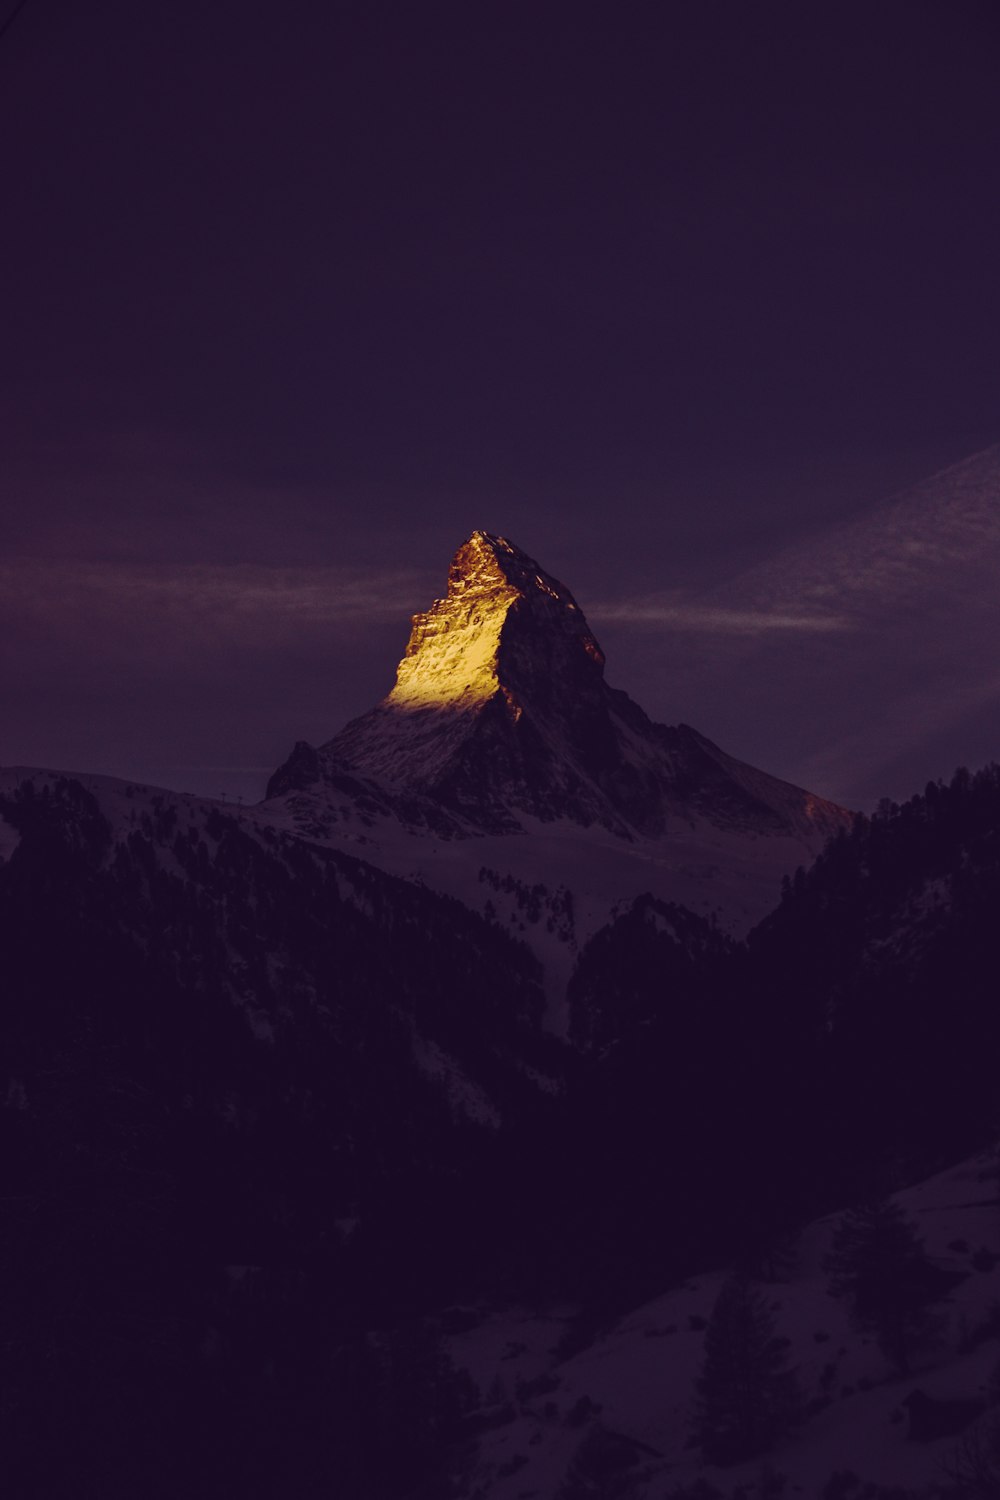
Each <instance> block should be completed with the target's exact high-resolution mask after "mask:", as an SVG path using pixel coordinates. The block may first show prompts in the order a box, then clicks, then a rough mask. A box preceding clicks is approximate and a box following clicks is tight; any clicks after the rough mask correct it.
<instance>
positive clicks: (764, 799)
mask: <svg viewBox="0 0 1000 1500" xmlns="http://www.w3.org/2000/svg"><path fill="white" fill-rule="evenodd" d="M262 812H266V815H267V816H269V817H272V818H273V819H274V820H275V822H276V824H278V825H280V826H283V827H287V828H289V829H291V830H295V831H297V832H298V833H300V834H301V835H302V836H303V837H305V838H307V839H310V840H315V841H318V842H322V843H326V844H329V845H331V846H332V847H338V848H346V849H352V850H353V852H356V853H358V854H359V855H360V856H361V857H362V858H365V859H367V860H370V861H371V862H372V863H374V864H377V865H379V866H381V867H382V868H384V869H387V870H391V871H392V872H393V873H394V874H399V875H403V876H404V877H407V878H410V879H415V880H418V881H421V882H423V883H425V884H427V885H429V886H431V887H433V888H436V889H440V890H444V891H446V892H448V893H449V894H451V895H454V896H456V897H457V898H458V899H461V900H464V901H466V902H468V903H469V904H471V905H474V906H477V907H478V908H479V909H480V910H486V903H487V901H488V902H489V903H490V907H491V909H492V911H493V913H494V914H495V915H498V916H499V919H500V920H501V921H502V922H504V923H505V924H506V925H508V926H510V927H513V929H514V930H515V931H517V932H518V933H519V934H521V933H522V925H523V936H524V937H525V940H526V941H528V942H530V943H531V944H532V945H533V946H534V947H535V949H536V951H537V952H538V953H539V955H540V956H542V957H543V959H544V961H545V963H546V965H547V968H548V971H549V976H548V977H549V985H550V989H552V990H554V991H555V992H556V993H560V992H561V991H562V989H563V987H564V984H565V979H566V977H567V976H568V974H569V972H570V971H571V970H572V967H573V964H574V962H575V958H576V953H577V951H578V950H579V948H580V947H581V946H582V945H583V943H584V942H586V940H587V939H588V938H589V937H590V936H591V935H592V933H593V932H594V931H596V930H597V928H599V927H600V926H602V925H603V924H604V922H606V921H607V920H608V918H609V916H610V915H611V913H612V910H613V908H614V906H615V904H616V903H617V902H620V901H623V900H624V901H629V900H631V899H633V898H634V897H636V896H638V895H640V894H641V893H642V892H644V891H652V892H653V893H654V894H655V895H656V896H658V897H660V898H662V899H664V900H669V901H675V902H679V903H680V904H683V905H686V906H688V907H690V908H691V909H692V910H694V911H696V912H698V913H700V914H702V915H706V916H707V915H712V916H714V917H715V918H716V919H717V920H719V921H720V923H721V924H722V925H723V926H724V927H726V928H727V929H729V930H731V931H734V932H745V931H746V930H747V929H748V928H749V927H750V926H752V925H753V923H754V922H755V921H757V920H759V918H760V917H761V916H763V915H764V913H765V912H766V911H768V910H769V909H770V908H771V907H773V906H774V905H775V903H776V901H777V898H778V893H779V883H780V879H781V876H782V875H783V874H785V873H787V872H789V871H790V870H792V869H794V868H795V867H796V866H797V865H799V864H802V863H808V862H809V861H810V860H811V859H812V858H813V857H814V856H815V855H816V853H817V852H818V851H819V849H820V848H821V847H822V845H823V843H824V841H825V840H826V838H827V837H828V836H829V835H830V834H831V833H833V832H834V831H836V830H837V829H838V828H842V827H844V826H846V825H847V824H848V823H849V821H850V816H851V815H850V814H849V813H847V812H846V811H845V810H844V809H843V808H839V807H836V806H834V805H833V804H831V803H828V802H825V801H823V799H822V798H819V797H815V796H813V795H812V794H810V793H808V792H804V791H802V790H801V789H800V788H797V787H793V786H791V785H789V784H787V783H785V782H782V781H779V780H777V779H776V778H774V777H771V776H768V775H767V774H766V773H765V772H762V771H758V770H756V769H755V768H753V767H751V766H747V765H744V764H743V763H742V762H740V761H737V760H735V759H734V758H733V757H732V756H729V755H727V754H726V753H725V752H724V751H722V750H720V749H719V747H718V746H716V745H713V744H712V743H711V741H709V740H707V739H706V738H705V737H704V736H703V735H700V734H698V732H697V731H696V730H694V729H691V728H689V727H688V726H686V725H680V726H676V727H673V728H670V727H667V726H664V725H659V724H654V723H652V722H651V721H650V720H649V719H648V718H647V717H646V715H645V714H644V713H643V711H642V709H640V708H639V707H638V706H637V705H636V704H634V703H633V702H632V701H631V700H630V699H629V698H628V697H627V695H626V694H624V693H622V692H619V691H616V690H614V689H612V688H610V687H608V686H607V684H606V683H605V681H604V654H603V652H602V651H601V648H600V646H599V645H598V644H597V641H596V640H595V639H594V636H593V634H592V633H591V631H590V629H589V627H588V626H587V623H586V620H585V618H584V616H583V613H582V611H581V610H580V607H579V605H578V604H577V603H576V601H575V599H574V598H573V596H572V595H571V594H570V593H569V590H568V589H566V588H565V586H564V585H563V584H561V583H559V582H558V580H556V579H554V578H552V577H551V575H549V574H548V573H546V572H545V571H544V570H543V569H541V568H540V567H539V565H538V564H537V563H535V562H534V561H532V559H531V558H529V557H527V556H526V554H524V553H523V552H521V551H520V550H519V549H518V548H517V547H515V546H514V545H513V544H512V543H511V542H509V541H507V540H506V539H505V538H503V537H497V536H493V535H491V534H489V533H487V532H481V531H479V532H475V533H473V535H472V537H471V538H470V539H469V541H468V542H466V543H465V544H463V546H462V547H460V548H459V550H458V552H457V553H456V555H455V558H454V560H453V562H452V565H451V569H450V572H449V579H448V593H447V595H446V597H445V598H444V599H440V600H438V601H436V603H434V604H433V605H432V607H431V609H430V610H428V611H427V612H426V613H425V614H421V615H417V616H416V617H415V618H414V622H413V628H412V631H411V635H410V640H409V643H408V645H407V648H406V653H405V655H404V657H403V659H402V661H401V663H400V665H399V670H398V673H397V680H396V685H395V687H394V688H393V690H392V692H391V693H390V694H389V696H388V697H387V698H386V699H385V700H384V701H383V702H382V703H381V704H379V705H378V706H377V707H376V708H375V709H373V710H371V712H370V713H368V714H366V715H363V716H362V717H361V718H360V719H357V720H355V721H354V722H353V723H351V724H349V725H347V727H346V728H345V729H343V730H342V731H341V732H340V733H339V734H338V735H336V736H335V737H334V738H333V739H332V740H330V741H329V742H328V743H327V744H326V745H323V746H321V747H320V748H319V749H314V748H313V747H311V746H309V745H306V744H305V743H300V744H299V745H297V746H296V748H295V750H294V751H293V753H292V755H291V756H290V757H289V760H288V761H286V763H285V764H284V765H283V766H282V767H281V768H280V769H279V770H278V771H277V772H276V773H275V775H274V776H273V777H272V779H271V782H270V783H269V786H268V798H267V801H266V802H265V804H264V805H263V808H262ZM482 870H487V871H492V872H495V873H496V874H497V875H498V876H499V880H500V887H501V888H502V887H503V886H504V884H505V882H513V883H514V884H515V885H518V886H525V885H526V886H528V887H530V888H541V892H540V900H541V902H542V904H548V905H549V906H552V905H553V904H555V905H556V906H559V907H560V908H561V909H562V910H563V912H564V916H565V913H566V899H565V893H569V895H570V896H571V898H572V920H571V921H570V920H568V919H565V920H563V921H562V922H561V923H559V924H556V923H555V922H553V924H552V928H551V931H550V929H549V926H548V923H549V919H550V917H551V911H550V912H549V913H548V914H547V915H546V919H545V927H544V930H542V929H539V927H538V924H537V923H530V922H523V912H520V913H519V912H518V910H517V906H516V903H513V904H512V903H510V902H507V903H504V902H503V901H498V899H497V895H498V888H497V886H496V884H495V883H494V884H493V886H492V889H491V890H490V891H489V892H488V893H487V892H486V891H484V890H483V889H482V884H483V882H482V881H481V880H480V872H481V871H482ZM557 929H558V936H557V937H556V940H555V941H551V940H550V939H551V938H552V935H553V934H554V933H556V932H557Z"/></svg>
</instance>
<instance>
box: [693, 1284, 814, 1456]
mask: <svg viewBox="0 0 1000 1500" xmlns="http://www.w3.org/2000/svg"><path fill="white" fill-rule="evenodd" d="M696 1390H697V1400H696V1404H695V1416H694V1434H695V1437H696V1439H697V1441H698V1442H699V1443H700V1445H701V1449H702V1453H703V1454H704V1456H705V1458H706V1459H707V1460H708V1461H709V1462H710V1463H718V1464H732V1463H740V1462H742V1461H743V1460H744V1459H747V1458H754V1457H756V1456H757V1455H758V1454H760V1453H764V1452H766V1451H767V1449H768V1448H770V1447H771V1445H772V1443H773V1442H774V1441H775V1439H776V1438H777V1437H778V1436H779V1435H780V1433H781V1432H782V1431H783V1430H784V1428H785V1427H787V1426H788V1424H789V1422H790V1421H791V1419H792V1417H793V1415H794V1412H795V1407H796V1389H795V1379H794V1376H793V1375H792V1373H791V1371H790V1370H789V1369H788V1367H787V1364H786V1358H785V1344H784V1343H783V1342H782V1341H781V1340H780V1339H778V1338H776V1337H775V1330H774V1319H773V1318H772V1316H771V1313H770V1311H769V1309H768V1307H767V1303H766V1302H765V1300H764V1298H763V1296H762V1295H761V1293H760V1292H759V1291H757V1289H756V1288H755V1287H754V1286H753V1285H752V1284H751V1282H750V1281H749V1279H748V1278H747V1277H746V1276H744V1275H736V1276H733V1277H731V1278H730V1279H729V1281H727V1282H726V1284H725V1285H724V1286H723V1288H722V1291H721V1292H720V1293H719V1296H718V1299H717V1301H716V1304H715V1307H714V1309H713V1312H712V1316H711V1319H710V1320H709V1324H708V1328H707V1330H706V1332H705V1363H704V1366H703V1368H702V1372H701V1375H700V1376H699V1379H698V1382H697V1386H696Z"/></svg>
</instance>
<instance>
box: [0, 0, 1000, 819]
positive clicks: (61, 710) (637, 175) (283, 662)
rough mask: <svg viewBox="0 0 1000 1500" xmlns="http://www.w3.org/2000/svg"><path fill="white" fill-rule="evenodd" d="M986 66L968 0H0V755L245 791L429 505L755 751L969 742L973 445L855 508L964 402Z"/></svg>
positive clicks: (718, 731) (415, 545)
mask: <svg viewBox="0 0 1000 1500" xmlns="http://www.w3.org/2000/svg"><path fill="white" fill-rule="evenodd" d="M12 8H13V7H12V5H11V4H9V3H8V5H7V6H6V7H5V8H4V7H2V4H0V19H2V17H3V16H4V15H6V14H8V13H9V12H10V10H11V9H12ZM998 99H1000V13H998V12H997V10H996V7H995V6H994V5H993V4H992V3H990V0H983V3H978V0H977V3H972V0H946V3H944V0H942V3H936V4H927V3H920V0H908V3H898V4H897V3H894V0H886V3H882V4H879V5H877V6H873V5H870V4H867V3H866V4H864V5H851V4H847V5H838V6H836V7H822V6H804V5H802V4H795V5H785V4H780V3H772V4H762V5H758V6H748V5H746V4H744V3H739V4H736V3H722V4H711V3H706V4H698V5H690V6H682V5H680V4H663V3H659V0H658V3H648V4H636V5H633V6H622V7H598V6H590V5H569V4H563V5H546V4H544V3H543V4H540V5H538V4H534V5H531V6H527V5H524V6H520V5H512V4H505V5H499V4H483V5H464V4H463V5H457V4H456V5H450V6H445V5H435V4H433V3H431V4H428V5H424V6H416V5H403V4H398V5H380V4H378V3H377V0H375V3H370V4H364V5H361V4H354V5H350V4H343V5H336V6H328V5H321V4H319V3H308V4H307V3H296V0H289V3H288V4H286V5H284V6H282V7H274V6H273V5H271V6H265V5H263V4H259V3H256V0H198V3H195V0H177V3H175V4H171V5H170V6H160V7H150V6H142V5H135V4H134V3H133V0H92V3H90V4H88V5H86V6H81V5H80V4H79V3H77V0H29V3H28V5H27V6H26V7H25V9H24V10H23V11H22V13H21V14H20V15H19V16H18V17H17V19H16V21H15V22H14V24H13V25H12V26H11V28H10V30H9V32H8V33H7V34H6V36H4V37H3V39H2V41H0V177H2V202H3V206H4V221H3V222H4V229H3V234H2V236H0V266H2V270H3V286H4V289H5V296H4V302H3V306H4V315H3V325H2V327H3V337H2V339H0V395H2V401H0V478H2V484H3V491H2V493H3V495H4V506H3V513H2V557H0V569H2V575H3V576H2V582H3V591H2V595H0V627H2V635H0V702H2V704H3V710H4V711H3V715H2V718H0V762H5V763H22V764H23V763H28V764H49V765H60V766H66V767H73V768H77V769H87V770H105V771H109V772H113V773H116V774H124V775H130V776H134V777H137V778H142V779H154V780H158V781H161V782H164V783H166V784H170V785H176V786H184V787H189V788H191V789H198V790H203V791H206V792H217V791H220V790H222V789H223V788H226V789H227V790H228V791H230V792H231V793H235V792H236V791H238V790H239V791H242V792H244V793H245V794H246V795H253V794H254V793H256V792H258V791H259V789H260V787H261V785H262V782H263V773H262V771H260V770H257V769H254V768H264V767H270V766H272V765H273V764H274V763H276V762H277V761H278V760H280V759H282V758H283V757H284V755H285V753H286V752H287V749H288V748H289V746H290V744H291V742H292V741H293V740H294V739H295V738H298V737H304V738H309V739H312V740H321V739H325V738H328V737H329V736H330V735H331V734H332V733H333V732H334V731H335V730H336V729H337V728H338V727H339V726H340V725H341V724H342V723H343V722H344V720H345V719H346V718H348V717H350V716H351V715H353V714H355V713H357V712H360V711H362V710H363V709H364V708H366V707H368V706H369V705H370V704H371V703H372V702H373V701H374V700H375V699H377V698H378V697H379V696H380V695H381V694H382V693H383V692H384V691H386V689H387V688H388V686H389V685H390V682H391V678H392V672H393V669H394V665H395V661H396V659H397V657H398V656H399V654H400V653H401V650H402V646H403V644H404V642H405V637H406V631H407V617H408V615H409V614H410V613H411V612H412V611H413V610H414V609H417V608H420V607H424V606H425V605H426V604H427V603H428V602H429V600H430V598H431V597H432V596H433V595H434V594H435V593H436V592H439V591H440V588H441V585H442V582H443V577H444V572H445V568H446V565H447V561H448V558H449V556H450V554H451V552H452V551H453V550H454V548H455V546H456V545H457V544H458V543H459V542H460V541H461V540H462V539H463V538H464V537H465V536H466V535H467V534H468V533H469V532H470V531H471V530H472V529H473V528H474V527H477V526H481V527H485V528H487V529H489V530H492V531H500V532H502V533H505V534H508V535H510V536H511V537H512V538H513V539H514V540H516V541H517V542H518V544H519V545H520V546H522V547H524V548H525V549H526V550H528V551H529V552H532V553H533V554H534V555H536V556H537V557H538V558H539V560H540V561H541V562H542V563H543V565H544V566H545V567H546V568H548V569H549V571H551V572H553V573H555V574H556V575H557V576H559V577H562V578H563V579H564V580H565V581H566V583H568V585H569V586H570V587H571V588H572V589H573V591H574V593H575V594H576V595H577V597H578V599H579V600H580V603H581V605H582V606H583V607H584V609H585V610H587V612H588V614H589V615H590V616H591V617H592V622H593V624H594V626H595V628H596V630H597V633H598V635H599V637H600V638H601V640H602V642H603V644H604V645H605V648H606V650H607V652H608V657H609V662H608V675H609V678H610V679H611V680H612V681H613V682H615V683H616V684H618V685H621V686H624V687H626V688H628V689H629V690H630V691H633V692H634V693H635V695H636V696H637V697H638V698H639V699H640V701H642V702H643V704H644V706H645V707H646V708H647V709H648V710H649V711H650V712H651V713H653V714H654V716H655V717H658V718H661V719H664V720H666V721H668V722H677V721H678V720H683V721H686V722H689V723H693V724H695V725H696V726H697V727H698V728H700V729H702V730H703V731H704V732H706V733H708V734H710V735H712V736H713V737H717V738H718V739H719V740H720V741H721V742H722V743H723V744H724V745H725V747H726V748H727V749H729V750H730V751H732V752H733V753H735V754H742V755H745V756H746V757H747V758H749V759H751V760H755V761H756V762H757V763H758V764H760V765H762V766H764V767H765V768H766V769H768V770H772V771H775V772H777V773H778V774H784V775H788V776H791V777H793V778H796V779H801V780H805V781H806V782H807V784H809V785H811V786H813V787H814V789H815V790H817V791H821V792H826V793H828V794H831V795H835V796H839V797H842V798H845V799H847V800H851V801H853V802H855V803H865V802H867V801H870V800H872V799H873V798H874V797H875V796H877V795H880V794H881V793H882V792H888V793H891V794H893V795H897V796H898V795H904V794H906V793H907V792H908V791H910V790H911V789H913V788H914V787H915V786H917V785H921V784H922V782H923V781H924V780H926V779H927V777H928V776H931V775H936V774H947V773H948V772H950V770H951V769H952V768H953V766H954V764H955V763H957V762H958V761H968V762H970V763H973V764H974V763H977V762H978V761H980V760H982V759H986V758H988V757H990V756H1000V710H998V708H997V699H998V694H997V688H996V685H995V683H994V679H995V677H996V673H997V671H1000V665H998V666H997V668H996V669H994V663H995V662H996V661H997V655H996V648H995V645H994V643H995V641H996V640H997V639H1000V632H998V631H997V624H998V623H1000V622H998V621H997V620H996V619H995V618H994V615H993V605H992V598H993V595H994V594H995V593H996V592H997V590H996V587H995V582H994V580H995V578H996V574H995V572H994V573H993V574H992V575H990V573H989V571H988V570H989V567H990V566H991V565H992V564H994V563H996V564H997V565H998V566H1000V545H997V546H996V547H995V544H994V538H993V532H992V530H991V524H992V517H993V516H995V515H996V516H1000V459H998V458H997V456H996V455H995V454H994V455H992V457H987V458H986V459H984V460H982V461H981V462H980V466H979V468H978V469H977V470H976V476H977V477H976V480H975V485H973V488H974V489H975V491H976V494H977V495H981V496H985V498H984V499H981V500H977V501H976V502H975V503H973V502H972V501H970V499H969V495H968V493H967V491H968V489H969V485H968V484H965V483H964V481H961V482H960V481H955V480H954V478H952V479H951V480H945V481H942V482H941V483H940V484H939V485H938V486H937V488H936V489H935V490H934V491H933V492H930V491H925V492H921V493H918V494H917V495H915V496H913V495H911V496H909V498H908V499H907V500H905V501H904V502H903V503H902V508H901V509H899V508H897V510H895V511H894V510H892V509H891V508H890V509H888V510H887V509H885V508H884V507H883V508H881V509H880V508H879V503H880V502H882V501H883V500H884V497H885V496H887V495H890V494H892V493H894V492H901V491H909V489H910V487H911V486H913V485H914V484H916V483H917V482H918V481H920V480H922V479H924V478H925V477H926V476H928V475H930V474H933V473H935V472H936V471H938V470H941V469H943V468H945V467H946V466H948V465H950V464H954V463H956V462H957V461H959V460H962V459H964V458H965V457H966V456H967V455H969V454H972V453H975V452H978V451H980V450H983V449H986V448H988V447H989V445H991V444H994V443H996V442H997V441H998V439H1000V404H998V395H1000V391H998V384H1000V381H998V375H997V371H998V368H1000V366H998V363H997V358H996V351H997V349H998V347H1000V338H998V335H1000V295H998V282H1000V278H998V276H997V272H996V267H997V265H998V264H1000V180H998V179H1000V169H998V166H997V163H998V162H1000V105H998V103H997V101H998ZM991 476H992V477H991ZM963 484H964V488H963ZM956 485H957V489H956ZM977 506H978V507H979V508H978V509H977V508H976V507H977ZM970 507H971V509H970ZM973 513H974V517H975V519H974V520H972V521H970V516H972V515H973ZM914 545H915V546H916V550H914ZM873 550H874V552H876V553H877V554H878V556H879V557H882V558H883V559H884V560H885V565H884V567H883V569H882V571H881V572H880V571H878V570H874V571H873V570H872V568H871V567H870V566H869V561H870V557H871V555H872V553H873ZM803 580H804V581H803ZM932 627H933V628H932Z"/></svg>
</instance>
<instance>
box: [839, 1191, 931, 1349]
mask: <svg viewBox="0 0 1000 1500" xmlns="http://www.w3.org/2000/svg"><path fill="white" fill-rule="evenodd" d="M823 1268H824V1270H825V1271H826V1273H827V1276H828V1277H829V1290H830V1293H831V1294H832V1295H833V1296H834V1297H846V1298H847V1299H848V1300H849V1302H850V1307H851V1313H852V1316H853V1318H854V1321H855V1323H856V1324H857V1326H858V1327H859V1328H860V1329H862V1330H864V1331H865V1332H867V1333H871V1334H872V1335H873V1336H874V1337H875V1339H876V1340H877V1341H878V1345H879V1348H880V1349H881V1350H882V1353H883V1354H884V1355H885V1357H886V1359H888V1360H889V1361H890V1363H891V1364H893V1365H894V1366H895V1367H896V1369H897V1370H899V1372H900V1374H903V1375H905V1374H907V1373H908V1372H909V1370H910V1366H911V1364H912V1359H913V1355H914V1353H915V1352H916V1349H917V1348H918V1346H919V1345H920V1344H921V1343H923V1342H924V1341H926V1339H927V1337H928V1335H929V1332H930V1320H929V1317H928V1315H927V1311H926V1308H927V1304H928V1302H930V1301H931V1300H933V1298H934V1296H935V1295H940V1293H941V1292H942V1291H943V1290H944V1286H943V1282H944V1281H945V1280H947V1278H946V1277H944V1276H943V1275H942V1273H941V1272H939V1271H938V1269H937V1267H935V1266H934V1265H933V1264H932V1263H931V1261H929V1260H928V1259H927V1255H926V1253H925V1251H924V1247H923V1241H922V1240H921V1239H920V1236H919V1235H918V1233H917V1231H916V1229H915V1227H914V1226H913V1224H912V1223H911V1222H910V1221H909V1220H908V1219H907V1217H906V1215H905V1214H904V1213H903V1211H902V1209H901V1208H900V1207H899V1205H898V1204H895V1203H892V1202H890V1201H888V1200H884V1201H882V1202H878V1203H865V1204H861V1205H859V1206H858V1207H857V1208H853V1209H851V1211H850V1212H849V1213H847V1214H845V1215H844V1217H843V1218H842V1219H841V1221H840V1223H839V1224H838V1226H837V1228H836V1230H835V1232H834V1236H833V1244H832V1248H831V1250H830V1253H829V1255H828V1256H827V1257H826V1259H825V1261H824V1267H823Z"/></svg>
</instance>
